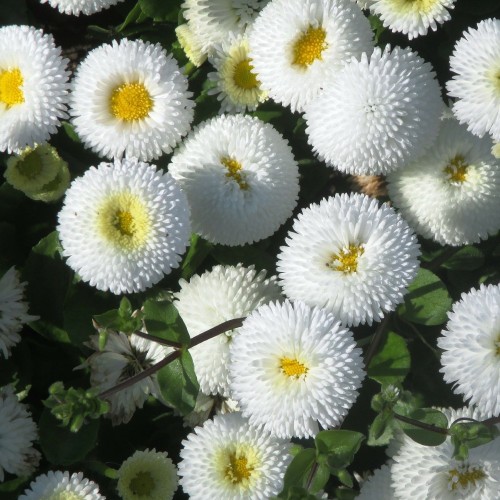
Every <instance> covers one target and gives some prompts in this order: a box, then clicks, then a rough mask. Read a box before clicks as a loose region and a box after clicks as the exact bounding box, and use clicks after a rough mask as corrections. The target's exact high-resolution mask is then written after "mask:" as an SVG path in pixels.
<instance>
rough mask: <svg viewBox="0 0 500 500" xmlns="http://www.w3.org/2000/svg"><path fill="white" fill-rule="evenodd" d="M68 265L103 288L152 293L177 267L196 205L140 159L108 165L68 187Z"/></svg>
mask: <svg viewBox="0 0 500 500" xmlns="http://www.w3.org/2000/svg"><path fill="white" fill-rule="evenodd" d="M58 230H59V237H60V239H61V243H62V246H63V249H64V251H63V254H64V255H65V256H67V257H68V265H69V266H70V267H72V268H73V269H74V270H75V271H76V272H78V274H79V275H80V277H81V278H82V279H83V280H84V281H87V282H89V283H90V284H91V285H92V286H95V287H97V288H98V289H99V290H110V291H111V292H113V293H117V294H118V293H124V292H127V293H131V292H138V291H142V290H145V289H146V288H148V287H150V286H152V285H153V284H155V283H157V282H158V281H160V280H161V279H162V278H163V276H164V275H165V274H168V273H170V271H171V270H172V269H173V268H175V267H177V266H178V265H179V263H180V260H181V256H182V254H183V253H184V250H185V248H186V245H187V242H188V240H189V236H190V223H189V207H188V205H187V200H186V197H185V195H184V194H183V193H182V191H181V190H180V188H179V187H178V186H177V185H176V183H175V182H174V180H173V179H172V178H171V176H170V174H163V173H161V172H158V171H157V170H156V168H155V167H153V166H151V165H148V164H146V163H141V162H138V161H137V160H135V159H133V160H132V159H131V160H123V161H121V162H120V161H118V160H115V162H114V164H109V163H101V164H100V165H99V166H98V167H97V168H95V167H92V168H91V169H90V170H88V171H87V172H86V173H85V174H84V175H83V177H81V178H78V179H75V180H74V181H73V183H72V184H71V186H70V188H69V189H68V191H67V193H66V197H65V201H64V206H63V208H62V210H61V212H60V213H59V226H58Z"/></svg>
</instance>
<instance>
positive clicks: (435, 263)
mask: <svg viewBox="0 0 500 500" xmlns="http://www.w3.org/2000/svg"><path fill="white" fill-rule="evenodd" d="M460 248H461V247H450V248H447V249H446V250H445V251H444V252H443V253H442V254H441V255H438V256H437V257H436V258H435V259H434V260H431V261H430V262H423V263H422V267H424V268H425V269H428V270H429V271H435V270H436V269H438V268H439V267H440V266H441V264H444V263H445V262H446V261H447V260H448V259H449V258H450V257H453V255H455V254H456V253H457V252H458V251H459V250H460Z"/></svg>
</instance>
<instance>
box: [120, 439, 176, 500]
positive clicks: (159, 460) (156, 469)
mask: <svg viewBox="0 0 500 500" xmlns="http://www.w3.org/2000/svg"><path fill="white" fill-rule="evenodd" d="M117 488H118V493H119V495H120V497H121V498H123V500H171V499H172V498H173V497H174V493H175V490H176V489H177V469H176V467H175V465H174V464H173V463H172V460H170V458H169V457H168V455H167V453H165V452H162V451H156V450H155V449H153V450H151V451H150V450H146V451H136V452H135V453H134V454H133V455H132V456H130V457H128V458H127V460H125V462H123V463H122V465H121V467H120V469H119V470H118V486H117Z"/></svg>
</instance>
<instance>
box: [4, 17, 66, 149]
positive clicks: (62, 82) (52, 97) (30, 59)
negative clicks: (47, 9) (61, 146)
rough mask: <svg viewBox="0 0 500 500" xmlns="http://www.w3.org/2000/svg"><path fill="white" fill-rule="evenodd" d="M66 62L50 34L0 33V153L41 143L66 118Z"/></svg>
mask: <svg viewBox="0 0 500 500" xmlns="http://www.w3.org/2000/svg"><path fill="white" fill-rule="evenodd" d="M67 63H68V61H67V60H66V59H63V58H62V56H61V50H60V49H59V48H58V47H56V46H55V44H54V39H53V37H52V35H46V34H44V33H43V31H42V30H37V29H35V28H33V27H31V26H5V27H3V28H1V29H0V151H7V152H9V153H11V152H12V151H17V150H19V149H23V148H25V147H27V146H30V147H32V146H34V145H35V144H36V143H41V142H44V141H46V140H47V139H48V138H49V137H50V134H53V133H54V132H55V131H56V130H57V127H58V126H59V124H60V120H61V119H63V118H67V114H66V101H67V94H68V89H69V84H68V77H69V72H68V71H67V70H66V65H67Z"/></svg>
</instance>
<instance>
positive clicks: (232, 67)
mask: <svg viewBox="0 0 500 500" xmlns="http://www.w3.org/2000/svg"><path fill="white" fill-rule="evenodd" d="M248 51H249V47H248V40H247V38H246V37H242V36H240V37H238V38H233V37H230V38H228V39H226V40H225V41H224V42H223V43H221V44H217V45H215V46H214V50H213V54H212V57H211V58H210V62H211V63H212V64H213V66H214V67H215V69H216V70H217V71H216V72H215V73H209V74H208V78H209V79H210V80H212V81H214V82H216V87H215V88H213V89H210V90H209V91H208V93H209V94H210V95H214V94H217V99H218V100H219V101H221V107H220V110H219V112H220V113H226V112H227V113H233V112H242V113H243V112H245V111H246V110H247V109H248V110H249V111H254V110H255V109H256V108H257V106H258V105H259V104H260V103H261V102H264V101H265V100H266V98H267V93H266V92H264V91H263V90H262V89H261V88H260V82H259V81H258V80H257V77H256V75H255V73H254V71H253V66H252V60H251V59H250V56H249V54H248Z"/></svg>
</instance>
